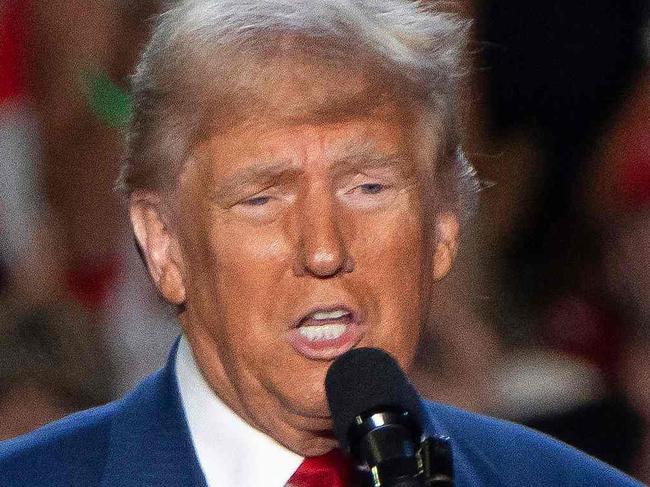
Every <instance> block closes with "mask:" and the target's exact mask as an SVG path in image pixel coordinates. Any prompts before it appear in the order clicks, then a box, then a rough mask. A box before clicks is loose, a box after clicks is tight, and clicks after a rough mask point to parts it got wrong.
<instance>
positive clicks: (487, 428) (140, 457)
mask: <svg viewBox="0 0 650 487" xmlns="http://www.w3.org/2000/svg"><path fill="white" fill-rule="evenodd" d="M174 352H175V350H174V351H173V352H172V354H171V358H170V360H169V361H168V363H167V365H166V367H165V368H164V369H162V370H160V371H159V372H157V373H155V374H154V375H152V376H150V377H149V378H148V379H146V380H145V381H144V382H142V383H141V384H140V385H139V386H138V387H137V388H136V389H135V390H134V391H133V392H132V393H131V394H129V395H128V396H126V397H125V398H123V399H121V400H119V401H116V402H113V403H111V404H108V405H106V406H102V407H99V408H96V409H91V410H89V411H84V412H81V413H78V414H74V415H72V416H69V417H67V418H65V419H63V420H60V421H57V422H55V423H52V424H50V425H48V426H45V427H43V428H41V429H39V430H37V431H35V432H33V433H30V434H28V435H25V436H22V437H19V438H16V439H13V440H9V441H6V442H3V443H0V486H2V487H19V486H20V487H86V486H88V487H135V486H138V487H140V486H151V487H154V486H155V487H160V486H164V487H191V486H196V487H206V483H205V479H204V478H203V474H202V472H201V469H200V467H199V464H198V461H197V458H196V455H195V453H194V449H193V446H192V442H191V438H190V434H189V430H188V426H187V424H186V420H185V415H184V413H183V409H182V406H181V403H180V396H179V392H178V387H177V384H176V375H175V373H174V357H175V353H174ZM425 406H426V409H427V411H428V413H429V414H428V416H429V418H428V419H429V424H427V425H426V428H427V429H428V430H429V431H431V432H436V433H438V434H444V435H447V436H449V437H450V439H451V445H452V451H453V461H454V474H455V481H456V486H457V487H469V486H475V487H480V486H525V487H533V486H574V487H577V486H584V487H615V486H630V487H633V486H637V487H638V486H640V485H641V484H639V483H638V482H635V481H633V480H632V479H630V478H629V477H627V476H625V475H623V474H621V473H620V472H618V471H616V470H614V469H612V468H610V467H608V466H606V465H604V464H602V463H600V462H598V461H597V460H595V459H593V458H591V457H588V456H587V455H584V454H582V453H580V452H578V451H576V450H574V449H572V448H570V447H568V446H566V445H564V444H562V443H558V442H557V441H554V440H552V439H550V438H549V437H547V436H544V435H541V434H539V433H535V432H533V431H531V430H529V429H526V428H524V427H522V426H518V425H515V424H512V423H508V422H504V421H499V420H496V419H491V418H487V417H484V416H479V415H475V414H470V413H467V412H464V411H461V410H458V409H455V408H451V407H449V406H443V405H441V404H436V403H430V402H426V403H425ZM224 487H232V486H224ZM260 487H262V486H260Z"/></svg>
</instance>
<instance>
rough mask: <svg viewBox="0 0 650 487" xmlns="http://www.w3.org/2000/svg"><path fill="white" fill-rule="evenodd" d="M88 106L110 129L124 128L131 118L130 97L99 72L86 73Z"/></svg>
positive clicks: (104, 74)
mask: <svg viewBox="0 0 650 487" xmlns="http://www.w3.org/2000/svg"><path fill="white" fill-rule="evenodd" d="M84 78H85V84H86V90H87V91H86V93H87V96H88V106H89V107H90V109H91V110H92V111H93V112H94V113H95V115H97V116H98V117H99V118H100V119H101V120H102V121H104V122H105V123H107V124H108V125H110V126H111V127H116V128H119V127H124V126H126V124H127V123H128V121H129V119H130V118H131V112H132V110H133V106H132V104H131V97H130V96H129V95H128V93H126V92H125V91H124V90H123V89H121V88H120V87H119V86H117V85H116V84H115V83H113V81H111V79H110V78H109V77H108V76H107V75H106V73H103V72H101V71H99V72H94V73H86V74H85V76H84Z"/></svg>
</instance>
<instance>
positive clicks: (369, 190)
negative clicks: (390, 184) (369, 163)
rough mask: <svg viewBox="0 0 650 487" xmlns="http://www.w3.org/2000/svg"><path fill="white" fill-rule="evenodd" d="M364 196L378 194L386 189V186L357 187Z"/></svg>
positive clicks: (368, 185) (372, 184)
mask: <svg viewBox="0 0 650 487" xmlns="http://www.w3.org/2000/svg"><path fill="white" fill-rule="evenodd" d="M357 188H359V189H360V190H361V192H362V193H364V194H377V193H380V192H381V191H383V190H384V189H386V186H385V185H383V184H381V183H367V184H361V185H359V186H357Z"/></svg>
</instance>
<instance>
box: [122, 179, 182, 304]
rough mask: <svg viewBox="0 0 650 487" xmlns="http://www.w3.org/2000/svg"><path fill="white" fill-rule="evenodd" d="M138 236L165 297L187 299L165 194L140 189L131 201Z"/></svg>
mask: <svg viewBox="0 0 650 487" xmlns="http://www.w3.org/2000/svg"><path fill="white" fill-rule="evenodd" d="M129 212H130V216H131V224H132V225H133V231H134V233H135V238H136V240H137V241H138V245H139V246H140V250H141V252H142V255H143V257H144V260H145V262H146V264H147V268H148V269H149V274H151V278H152V279H153V281H154V283H155V284H156V287H157V288H158V290H159V291H160V293H161V294H162V295H163V297H164V298H165V299H166V300H167V301H169V302H170V303H172V304H176V305H181V304H183V302H184V301H185V285H184V284H183V272H182V261H181V255H180V252H179V249H178V242H177V240H176V237H175V236H174V234H173V233H172V232H171V231H170V228H169V225H168V221H167V218H168V215H166V213H165V211H164V205H163V204H162V201H161V197H160V196H159V195H157V194H155V193H150V192H144V191H143V192H136V193H134V194H133V195H131V200H130V204H129Z"/></svg>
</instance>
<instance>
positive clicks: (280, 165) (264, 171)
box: [213, 161, 301, 201]
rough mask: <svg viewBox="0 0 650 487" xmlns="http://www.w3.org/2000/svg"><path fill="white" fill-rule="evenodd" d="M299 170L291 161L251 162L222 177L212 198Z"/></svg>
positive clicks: (226, 195)
mask: <svg viewBox="0 0 650 487" xmlns="http://www.w3.org/2000/svg"><path fill="white" fill-rule="evenodd" d="M300 172H301V169H300V168H299V167H298V166H297V165H296V164H294V163H292V162H291V161H278V162H272V163H258V164H252V165H250V166H248V167H245V168H244V169H241V170H239V171H237V172H236V173H235V174H233V175H232V176H229V177H227V178H226V179H224V180H223V182H221V183H220V184H219V188H218V189H216V190H215V191H214V193H213V198H214V199H216V200H218V201H222V200H224V199H227V198H229V197H230V196H231V195H233V194H236V193H237V192H238V191H239V190H241V189H243V188H245V187H246V186H250V185H253V184H260V183H265V182H270V181H274V180H277V179H280V178H285V177H288V176H291V175H297V174H299V173H300Z"/></svg>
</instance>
